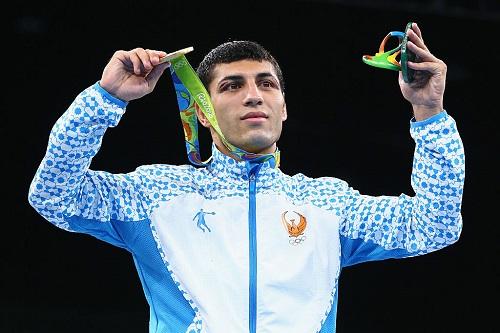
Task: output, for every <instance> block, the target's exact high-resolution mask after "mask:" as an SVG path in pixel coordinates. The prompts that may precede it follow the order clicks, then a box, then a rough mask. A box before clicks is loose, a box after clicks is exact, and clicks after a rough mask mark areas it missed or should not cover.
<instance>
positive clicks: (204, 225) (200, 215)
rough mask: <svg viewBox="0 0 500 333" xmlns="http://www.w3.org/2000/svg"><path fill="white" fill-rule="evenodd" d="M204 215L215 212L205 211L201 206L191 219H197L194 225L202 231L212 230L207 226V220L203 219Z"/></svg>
mask: <svg viewBox="0 0 500 333" xmlns="http://www.w3.org/2000/svg"><path fill="white" fill-rule="evenodd" d="M205 215H215V212H206V211H204V210H203V208H201V209H200V211H199V212H198V213H196V215H195V216H194V217H193V221H194V220H195V219H198V220H197V221H196V226H197V227H198V228H200V229H201V230H202V231H203V232H205V231H208V232H212V230H210V228H209V227H208V225H207V222H206V221H205Z"/></svg>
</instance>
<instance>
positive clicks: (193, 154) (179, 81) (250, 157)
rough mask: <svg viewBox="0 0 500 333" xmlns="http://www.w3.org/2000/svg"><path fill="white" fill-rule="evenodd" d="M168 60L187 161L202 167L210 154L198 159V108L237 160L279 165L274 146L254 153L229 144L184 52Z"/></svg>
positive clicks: (206, 94) (208, 96)
mask: <svg viewBox="0 0 500 333" xmlns="http://www.w3.org/2000/svg"><path fill="white" fill-rule="evenodd" d="M168 61H170V74H171V76H172V80H173V82H174V88H175V92H176V95H177V104H178V106H179V111H180V117H181V121H182V127H183V128H184V138H185V140H186V150H187V155H188V159H189V161H190V162H191V163H193V164H194V165H197V166H206V165H207V164H208V163H209V162H210V160H211V157H210V158H209V159H207V160H206V161H203V160H202V159H201V154H200V147H199V142H198V117H197V115H196V110H197V109H198V110H200V111H201V112H203V114H204V115H205V117H206V118H207V120H208V122H209V123H210V125H211V126H212V128H213V129H214V130H215V132H216V133H217V135H218V136H219V137H220V139H221V141H222V143H223V144H224V146H225V147H226V148H227V149H228V150H229V151H230V153H231V155H233V157H235V158H236V159H239V160H243V161H252V162H264V161H268V160H269V161H270V163H271V164H274V166H275V167H278V166H279V163H280V152H279V150H278V149H276V152H274V153H273V154H255V153H250V152H247V151H245V150H243V149H241V148H238V147H236V146H234V145H232V144H231V143H229V142H228V141H227V140H226V138H225V137H224V134H222V131H221V130H220V127H219V124H218V122H217V118H216V115H215V110H214V108H213V106H212V102H211V100H210V95H209V94H208V92H207V90H206V89H205V87H204V86H203V83H202V82H201V80H200V78H199V77H198V75H197V74H196V72H195V70H194V69H193V67H191V65H190V64H189V62H188V61H187V59H186V57H185V56H184V54H181V55H180V56H178V57H175V58H172V59H169V60H168Z"/></svg>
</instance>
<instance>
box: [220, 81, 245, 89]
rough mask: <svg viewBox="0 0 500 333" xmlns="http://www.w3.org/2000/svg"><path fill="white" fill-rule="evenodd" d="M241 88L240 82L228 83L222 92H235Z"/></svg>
mask: <svg viewBox="0 0 500 333" xmlns="http://www.w3.org/2000/svg"><path fill="white" fill-rule="evenodd" d="M239 88H241V84H240V83H238V82H228V83H226V84H223V85H222V86H221V87H220V91H233V90H237V89H239Z"/></svg>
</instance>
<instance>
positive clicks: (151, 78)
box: [146, 62, 170, 88]
mask: <svg viewBox="0 0 500 333" xmlns="http://www.w3.org/2000/svg"><path fill="white" fill-rule="evenodd" d="M169 66H170V63H168V62H166V63H163V64H159V65H157V66H155V67H154V68H153V70H152V71H151V72H150V73H149V74H148V76H146V81H147V82H148V84H149V86H150V87H152V88H154V87H155V86H156V83H157V82H158V80H159V79H160V77H161V76H162V74H163V72H164V71H165V69H166V68H167V67H169Z"/></svg>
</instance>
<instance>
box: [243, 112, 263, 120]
mask: <svg viewBox="0 0 500 333" xmlns="http://www.w3.org/2000/svg"><path fill="white" fill-rule="evenodd" d="M240 119H241V120H247V119H249V120H258V119H267V115H266V114H265V113H264V112H248V113H247V114H245V115H244V116H242V117H241V118H240Z"/></svg>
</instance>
